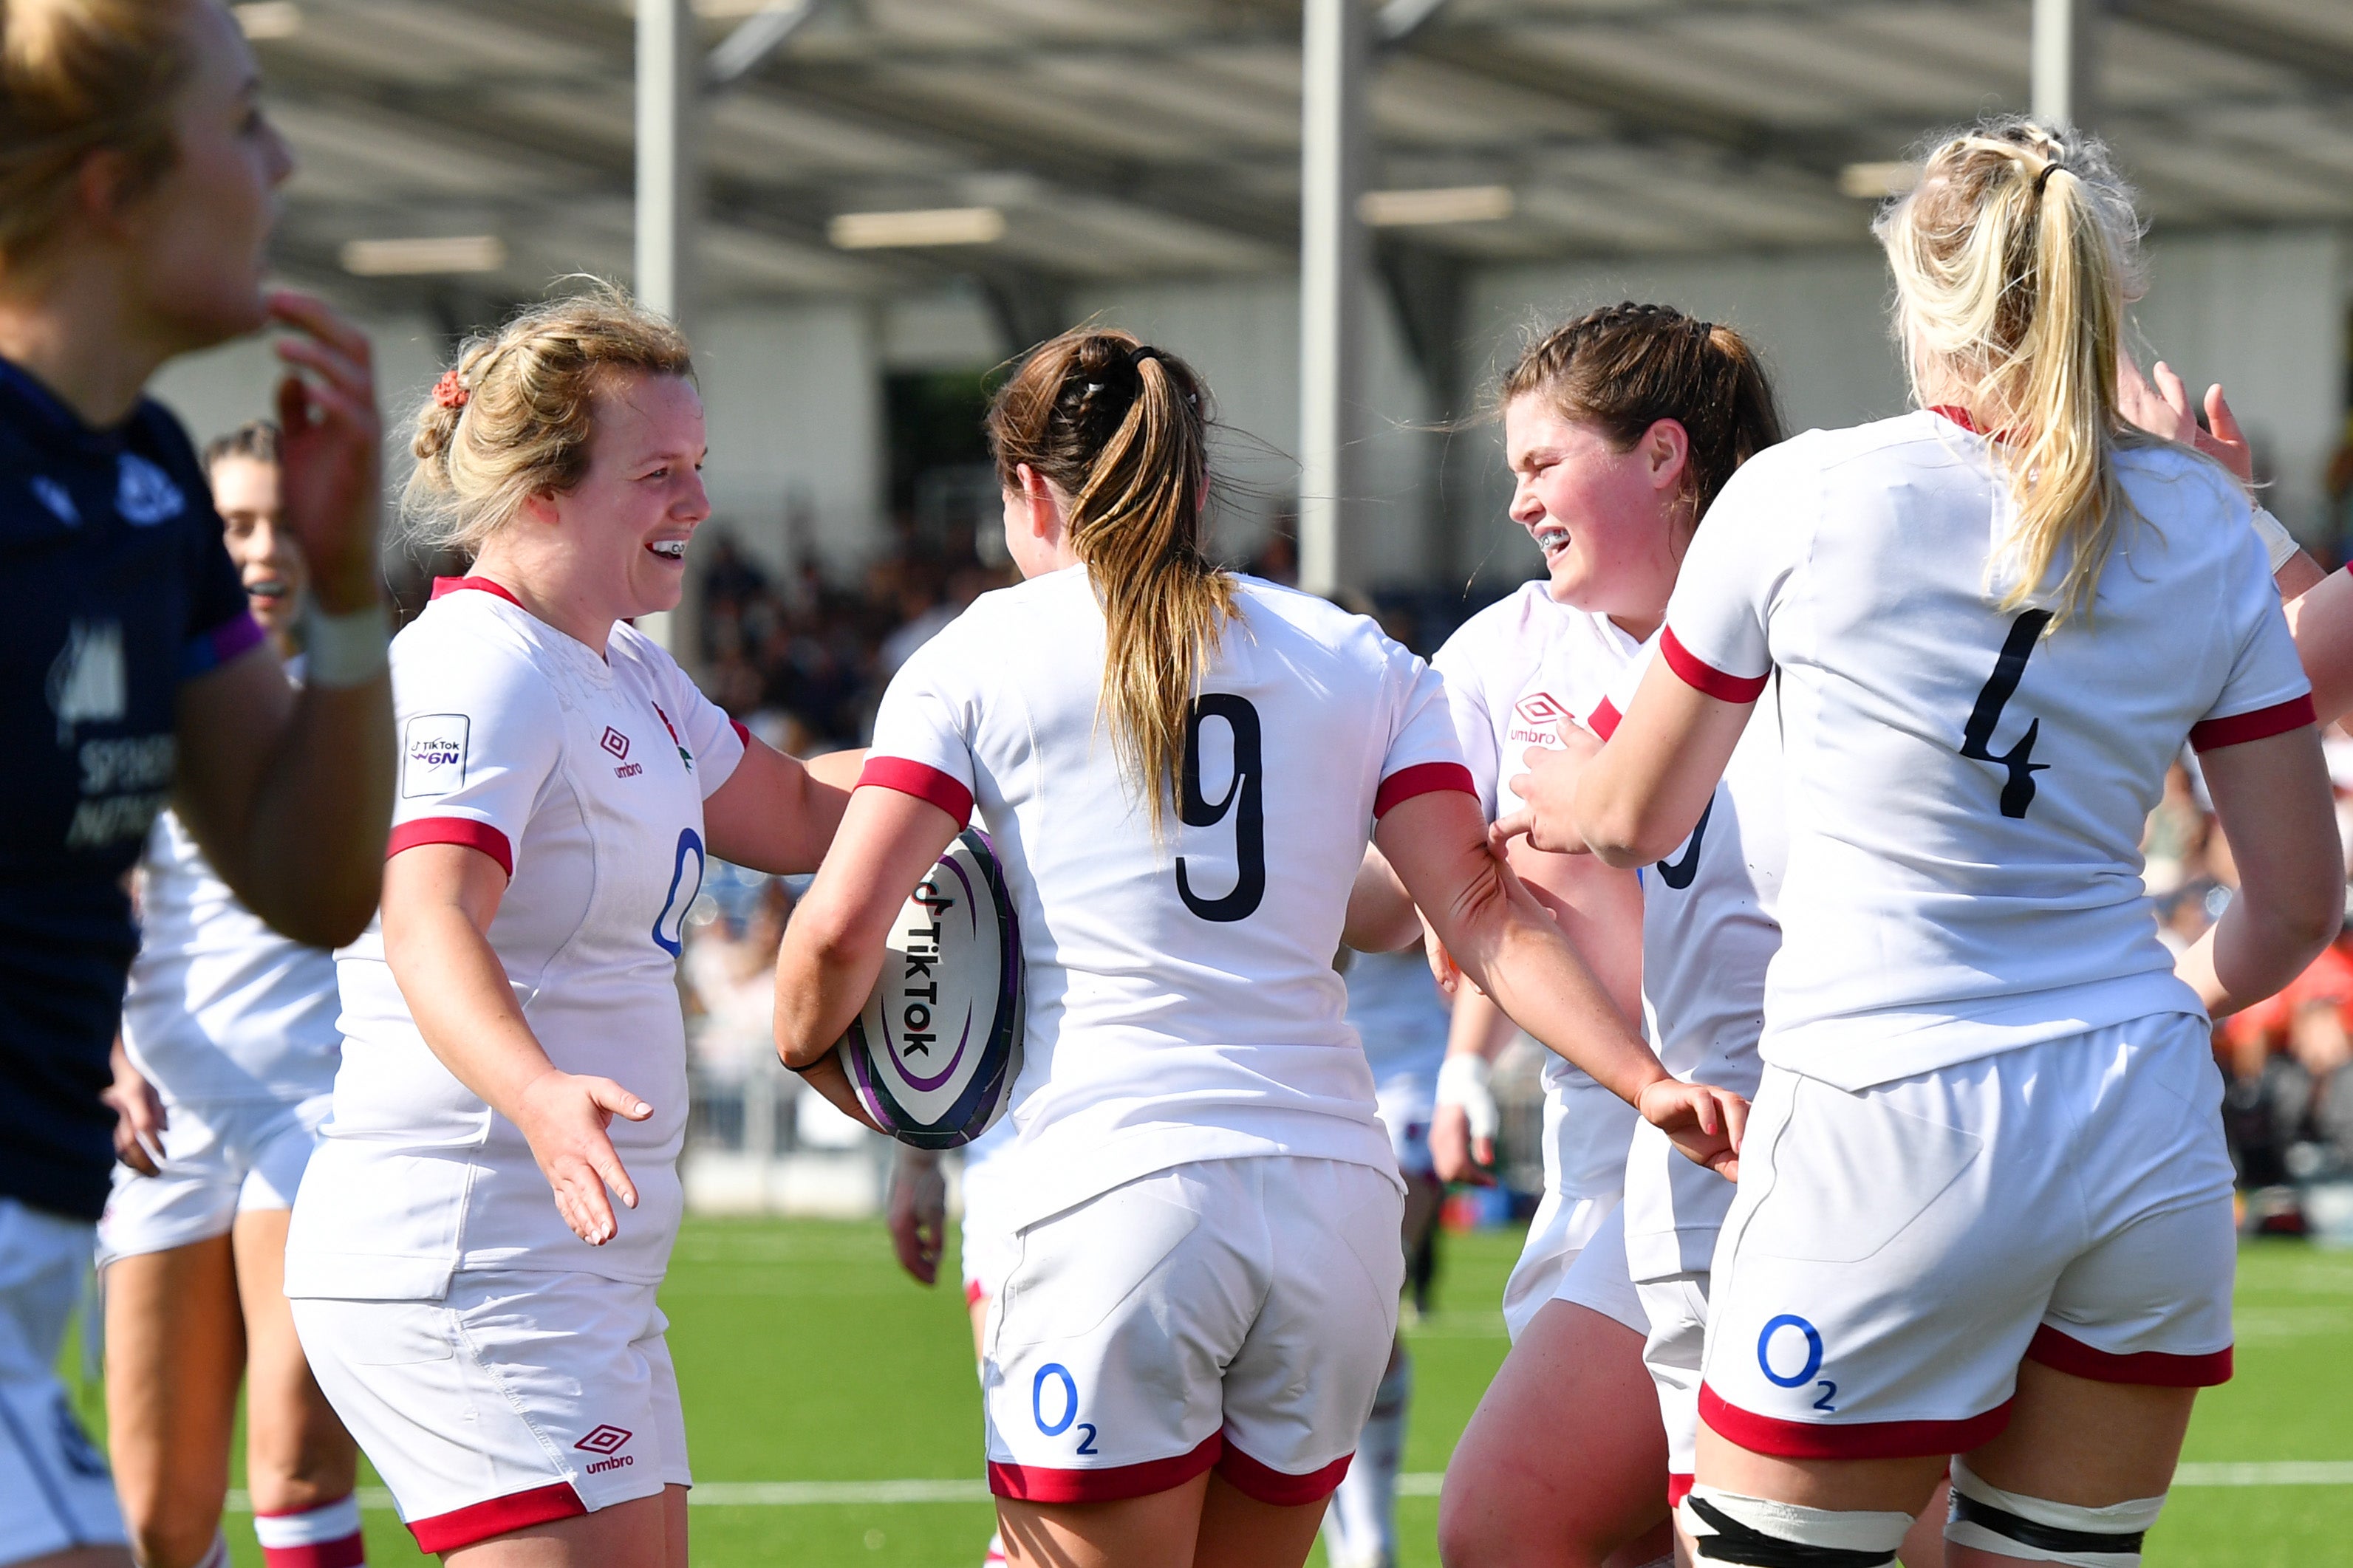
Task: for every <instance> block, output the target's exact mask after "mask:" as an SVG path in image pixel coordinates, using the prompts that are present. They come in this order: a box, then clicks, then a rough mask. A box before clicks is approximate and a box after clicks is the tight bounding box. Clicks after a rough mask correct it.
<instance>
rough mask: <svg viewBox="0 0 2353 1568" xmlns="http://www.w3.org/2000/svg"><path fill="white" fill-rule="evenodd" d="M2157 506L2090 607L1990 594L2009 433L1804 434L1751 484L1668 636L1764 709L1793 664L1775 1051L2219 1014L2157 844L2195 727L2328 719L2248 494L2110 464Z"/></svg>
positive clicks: (2184, 465)
mask: <svg viewBox="0 0 2353 1568" xmlns="http://www.w3.org/2000/svg"><path fill="white" fill-rule="evenodd" d="M2117 465H2118V469H2119V472H2120V476H2121V479H2122V480H2123V484H2124V488H2125V490H2126V494H2127V496H2128V497H2129V498H2130V500H2131V501H2132V503H2133V505H2134V506H2135V507H2136V508H2137V512H2138V515H2137V517H2136V518H2134V519H2132V520H2130V521H2126V523H2125V524H2124V525H2123V526H2122V527H2121V528H2120V530H2119V532H2118V535H2117V539H2116V548H2115V551H2114V553H2113V554H2112V555H2111V556H2110V558H2109V560H2108V562H2107V563H2106V566H2105V570H2104V571H2103V572H2102V574H2101V577H2100V584H2099V593H2098V595H2097V598H2096V601H2095V603H2094V606H2093V609H2092V612H2091V614H2090V616H2088V617H2078V618H2073V619H2071V620H2069V621H2068V622H2067V623H2066V624H2065V625H2063V626H2062V627H2061V628H2060V629H2059V630H2058V631H2057V632H2055V633H2052V634H2051V635H2049V636H2042V635H2039V634H2040V633H2041V632H2042V628H2043V626H2044V625H2045V623H2046V620H2047V616H2046V615H2045V613H2044V612H2042V611H2039V610H2028V611H2024V612H2017V611H2011V612H2007V613H2005V612H2001V611H2000V610H1998V609H1997V608H1996V605H1997V603H1998V600H1999V597H2000V592H1999V590H1998V589H1997V590H1992V591H1989V589H1988V587H1987V575H1986V573H1987V563H1988V556H1989V552H1992V551H1993V550H1995V549H1996V548H1997V546H1998V544H1999V542H2000V540H2001V539H2002V538H2003V537H2004V535H2005V533H2006V531H2007V530H2008V527H2009V524H2010V517H2011V515H2012V512H2011V508H2010V498H2009V486H2008V482H2007V480H2006V479H2004V477H2003V475H2002V473H2001V472H2000V468H1999V467H1998V465H1997V464H1996V462H1995V461H1994V460H1993V458H1992V457H1991V454H1990V448H1989V442H1988V439H1987V438H1986V437H1982V436H1979V435H1977V434H1974V433H1972V432H1971V431H1969V430H1968V429H1967V428H1965V427H1963V426H1960V425H1958V424H1957V423H1955V422H1954V421H1953V420H1951V419H1949V418H1947V417H1944V416H1939V415H1937V414H1935V413H1930V412H1926V411H1923V412H1918V413H1914V414H1909V415H1905V416H1903V417H1901V418H1896V419H1889V420H1883V421H1881V422H1879V423H1877V424H1873V425H1866V426H1861V427H1859V428H1856V429H1851V430H1837V431H1819V430H1818V431H1812V432H1810V433H1808V434H1806V435H1804V436H1800V437H1797V438H1796V439H1795V440H1792V441H1788V442H1785V443H1783V444H1782V445H1781V446H1778V447H1774V448H1772V449H1771V450H1769V451H1767V452H1764V453H1761V454H1759V455H1758V456H1757V458H1753V459H1751V460H1750V461H1749V462H1748V463H1747V464H1746V465H1745V466H1744V467H1743V468H1741V470H1740V472H1739V473H1737V474H1736V475H1735V476H1734V477H1733V479H1732V481H1731V483H1730V484H1729V485H1727V486H1726V487H1725V491H1724V493H1723V495H1722V496H1721V497H1719V498H1718V499H1717V500H1716V502H1715V506H1714V507H1713V508H1712V509H1710V510H1709V512H1708V517H1707V521H1706V522H1705V523H1704V524H1703V525H1702V526H1701V528H1700V531H1699V533H1698V535H1697V536H1696V538H1695V539H1694V542H1693V544H1692V548H1691V552H1690V554H1689V555H1688V556H1687V557H1686V558H1685V560H1684V562H1683V574H1682V577H1681V579H1680V581H1679V582H1678V583H1677V584H1676V587H1675V591H1674V595H1673V597H1672V601H1671V603H1670V605H1669V606H1668V611H1667V622H1666V626H1665V628H1664V630H1663V632H1662V645H1661V651H1662V656H1663V657H1664V658H1665V659H1666V661H1667V663H1668V665H1669V666H1670V667H1671V668H1672V669H1673V670H1674V671H1675V673H1676V674H1677V675H1679V676H1681V677H1682V678H1683V679H1684V680H1686V681H1688V682H1689V683H1691V684H1692V685H1693V686H1694V687H1696V688H1698V689H1701V690H1703V691H1706V692H1708V693H1710V694H1711V695H1714V696H1717V697H1720V698H1724V699H1725V700H1741V701H1745V700H1755V699H1756V698H1757V695H1758V694H1759V693H1760V692H1762V691H1763V690H1764V689H1765V684H1766V681H1767V677H1768V675H1769V673H1770V672H1771V671H1772V670H1773V669H1774V668H1776V667H1778V669H1779V671H1780V681H1779V687H1780V692H1779V703H1780V710H1781V715H1782V720H1783V740H1784V745H1785V747H1786V752H1787V758H1788V761H1787V763H1786V767H1785V771H1784V783H1785V785H1786V788H1787V791H1788V829H1789V861H1788V874H1787V876H1786V878H1785V879H1784V881H1783V885H1782V896H1781V901H1780V907H1781V911H1782V920H1783V926H1784V933H1783V942H1782V948H1781V952H1780V954H1779V956H1778V958H1777V959H1776V960H1775V961H1774V963H1773V966H1772V972H1771V974H1770V976H1769V977H1768V980H1767V995H1766V1008H1765V1012H1766V1028H1765V1036H1764V1042H1763V1051H1764V1057H1765V1059H1766V1060H1767V1061H1768V1062H1773V1063H1776V1064H1777V1065H1780V1066H1783V1067H1787V1068H1790V1069H1791V1070H1793V1071H1798V1072H1803V1073H1806V1074H1808V1075H1810V1076H1812V1077H1816V1078H1820V1079H1824V1080H1825V1081H1827V1082H1830V1083H1831V1084H1834V1085H1836V1086H1838V1087H1840V1088H1842V1089H1862V1088H1866V1087H1868V1086H1870V1085H1873V1084H1876V1083H1883V1082H1886V1081H1889V1080H1891V1079H1898V1078H1904V1077H1907V1076H1909V1075H1911V1074H1914V1073H1918V1072H1925V1071H1928V1070H1931V1069H1933V1068H1940V1067H1946V1066H1949V1065H1951V1064H1953V1063H1956V1062H1961V1061H1967V1060H1970V1059H1972V1058H1977V1057H1981V1056H1986V1055H1989V1054H1991V1053H1993V1052H1996V1051H2000V1050H2007V1049H2010V1048H2012V1047H2018V1046H2023V1045H2029V1044H2031V1043H2033V1042H2035V1041H2038V1040H2042V1039H2048V1038H2052V1037H2057V1036H2061V1035H2069V1034H2075V1033H2080V1032H2083V1031H2085V1030H2089V1029H2094V1028H2100V1027H2103V1026H2107V1025H2111V1024H2117V1023H2123V1022H2126V1021H2127V1020H2129V1019H2132V1018H2136V1017H2142V1016H2147V1015H2150V1014H2155V1013H2198V1012H2200V1007H2199V1004H2198V999H2197V997H2196V995H2195V994H2193V993H2192V992H2191V991H2190V990H2189V987H2188V986H2186V985H2184V984H2182V983H2181V982H2180V981H2179V980H2177V979H2176V978H2174V974H2173V960H2172V957H2171V955H2170V954H2168V952H2166V950H2165V948H2164V947H2163V946H2162V945H2161V944H2160V943H2159V942H2158V940H2157V921H2156V917H2155V914H2154V912H2153V910H2152V908H2151V906H2150V904H2149V901H2148V900H2147V897H2146V896H2145V895H2144V893H2143V890H2142V887H2141V879H2140V872H2141V858H2140V838H2141V833H2142V829H2143V826H2144V825H2145V823H2146V822H2147V816H2148V813H2149V810H2150V808H2151V807H2152V806H2154V805H2156V804H2157V799H2158V793H2159V791H2160V789H2161V787H2162V784H2163V781H2164V777H2165V771H2166V768H2167V766H2168V763H2170V762H2171V760H2172V758H2173V756H2174V754H2175V752H2177V751H2178V750H2179V747H2180V745H2181V742H2182V741H2183V739H2184V737H2187V738H2188V739H2189V742H2190V743H2191V744H2192V745H2193V746H2196V747H2197V748H2199V749H2200V750H2208V749H2211V748H2212V747H2215V746H2219V745H2230V744H2234V743H2238V742H2246V741H2251V740H2257V739H2261V738H2263V737H2264V736H2268V735H2273V734H2277V733H2281V732H2283V731H2287V730H2291V729H2294V728H2296V727H2297V726H2299V725H2303V724H2306V723H2310V722H2311V721H2312V717H2313V710H2312V703H2311V698H2310V693H2309V689H2308V688H2307V686H2306V681H2305V678H2304V672H2303V669H2302V668H2301V667H2300V665H2299V664H2298V662H2297V659H2296V653H2295V644H2294V643H2293V642H2292V641H2291V640H2290V638H2289V636H2288V631H2287V626H2286V622H2285V620H2284V617H2283V616H2282V615H2281V613H2280V603H2279V594H2278V591H2277V589H2276V588H2275V587H2274V584H2273V582H2272V578H2271V574H2270V572H2269V571H2268V569H2267V568H2266V565H2265V562H2264V553H2263V545H2262V542H2260V541H2259V540H2258V539H2257V538H2256V536H2255V533H2254V531H2253V528H2252V527H2251V526H2250V524H2249V505H2248V501H2247V498H2246V495H2245V492H2244V491H2243V490H2242V489H2240V488H2239V486H2238V485H2237V484H2236V482H2235V481H2233V480H2232V479H2230V478H2229V477H2228V476H2227V475H2225V474H2224V473H2223V472H2222V471H2221V469H2220V468H2215V467H2213V466H2212V465H2211V464H2209V463H2206V462H2204V461H2202V460H2200V459H2199V458H2194V457H2192V456H2190V455H2189V454H2187V453H2184V452H2181V451H2179V450H2177V449H2173V448H2168V447H2137V448H2133V449H2129V450H2126V451H2124V452H2121V453H2120V454H2119V455H2118V458H2117Z"/></svg>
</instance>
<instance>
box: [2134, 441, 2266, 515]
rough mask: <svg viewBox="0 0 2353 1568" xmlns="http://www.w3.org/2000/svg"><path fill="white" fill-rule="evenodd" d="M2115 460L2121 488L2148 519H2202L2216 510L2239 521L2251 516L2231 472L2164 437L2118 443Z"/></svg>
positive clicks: (2251, 509) (2243, 492)
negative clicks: (2144, 442)
mask: <svg viewBox="0 0 2353 1568" xmlns="http://www.w3.org/2000/svg"><path fill="white" fill-rule="evenodd" d="M2116 479H2117V481H2118V482H2119V483H2120V484H2122V485H2123V486H2124V487H2125V493H2126V495H2127V496H2129V497H2131V498H2132V502H2133V505H2134V506H2135V507H2136V508H2137V509H2138V510H2140V511H2141V513H2142V514H2143V515H2144V516H2147V517H2149V518H2150V519H2151V521H2159V522H2162V521H2165V520H2166V519H2167V517H2168V515H2170V516H2183V515H2187V516H2191V517H2195V518H2197V519H2198V520H2200V521H2211V519H2212V517H2213V516H2214V515H2215V514H2217V513H2226V514H2228V515H2229V516H2231V517H2233V518H2236V519H2238V520H2240V521H2245V520H2246V519H2247V518H2248V517H2249V516H2250V515H2252V512H2253V504H2254V503H2253V502H2252V501H2250V500H2248V499H2247V492H2246V491H2245V489H2242V487H2241V486H2240V484H2239V481H2238V479H2237V478H2236V477H2235V476H2233V475H2232V474H2231V473H2230V472H2228V471H2227V470H2226V469H2224V468H2222V466H2221V464H2219V463H2216V462H2212V461H2210V460H2209V459H2207V458H2201V457H2200V456H2199V455H2198V454H2197V453H2195V452H2189V451H2185V450H2183V449H2182V448H2181V447H2177V446H2174V445H2172V444H2171V443H2170V442H2162V443H2160V442H2151V443H2149V444H2147V445H2145V446H2144V445H2134V446H2127V447H2117V448H2116Z"/></svg>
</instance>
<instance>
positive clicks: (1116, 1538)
mask: <svg viewBox="0 0 2353 1568" xmlns="http://www.w3.org/2000/svg"><path fill="white" fill-rule="evenodd" d="M1323 1522H1324V1500H1317V1501H1315V1502H1312V1503H1303V1504H1300V1505H1298V1506H1296V1507H1291V1508H1282V1507H1278V1506H1276V1505H1274V1504H1272V1503H1263V1502H1260V1501H1258V1500H1256V1499H1254V1498H1252V1497H1250V1496H1249V1495H1248V1494H1246V1493H1244V1492H1242V1491H1240V1490H1238V1489H1236V1488H1234V1487H1233V1486H1231V1485H1230V1484H1229V1483H1228V1482H1227V1480H1226V1479H1225V1478H1224V1477H1222V1476H1219V1475H1218V1474H1217V1473H1216V1472H1215V1471H1204V1472H1203V1473H1202V1474H1200V1475H1198V1476H1196V1477H1194V1478H1193V1479H1191V1480H1189V1481H1187V1482H1186V1483H1185V1484H1184V1485H1182V1486H1177V1487H1171V1488H1169V1489H1167V1490H1166V1491H1164V1492H1155V1493H1153V1494H1152V1495H1151V1496H1150V1497H1140V1498H1129V1499H1127V1500H1124V1501H1121V1502H1093V1503H1031V1502H1014V1501H1011V1500H1007V1499H1004V1498H999V1499H998V1500H997V1533H998V1535H999V1536H1000V1537H1001V1538H1002V1539H1003V1541H1004V1542H1005V1555H1006V1560H1007V1561H1008V1562H1009V1563H1016V1564H1020V1565H1023V1568H1299V1565H1300V1564H1301V1563H1304V1562H1306V1561H1307V1553H1308V1551H1309V1549H1310V1548H1311V1547H1313V1546H1314V1543H1315V1531H1316V1528H1317V1527H1318V1526H1319V1525H1321V1524H1322V1523H1323Z"/></svg>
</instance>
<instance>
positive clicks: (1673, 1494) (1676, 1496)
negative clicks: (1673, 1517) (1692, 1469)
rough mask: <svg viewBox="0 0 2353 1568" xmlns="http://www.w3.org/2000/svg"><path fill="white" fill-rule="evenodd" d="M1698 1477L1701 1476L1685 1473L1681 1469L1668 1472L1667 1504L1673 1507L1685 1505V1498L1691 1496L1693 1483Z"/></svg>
mask: <svg viewBox="0 0 2353 1568" xmlns="http://www.w3.org/2000/svg"><path fill="white" fill-rule="evenodd" d="M1698 1479H1699V1477H1697V1476H1696V1475H1685V1474H1683V1472H1681V1471H1679V1470H1669V1471H1668V1472H1667V1506H1668V1507H1669V1508H1671V1509H1676V1508H1681V1507H1683V1499H1685V1498H1687V1497H1689V1496H1691V1489H1692V1486H1693V1483H1694V1482H1695V1481H1697V1480H1698Z"/></svg>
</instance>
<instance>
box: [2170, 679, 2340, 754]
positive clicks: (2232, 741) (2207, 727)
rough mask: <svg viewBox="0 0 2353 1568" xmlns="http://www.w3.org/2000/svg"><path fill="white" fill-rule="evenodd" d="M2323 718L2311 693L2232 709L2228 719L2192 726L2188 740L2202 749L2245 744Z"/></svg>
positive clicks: (2296, 728)
mask: <svg viewBox="0 0 2353 1568" xmlns="http://www.w3.org/2000/svg"><path fill="white" fill-rule="evenodd" d="M2319 721H2320V713H2319V710H2317V709H2316V708H2314V707H2313V705H2312V693H2311V692H2309V691H2307V692H2306V693H2305V694H2304V695H2303V696H2301V697H2295V698H2290V699H2289V700H2287V701H2285V702H2274V703H2273V704H2272V705H2271V706H2270V707H2268V708H2258V709H2256V710H2254V711H2253V712H2252V713H2233V714H2232V715H2231V716H2230V717H2229V718H2227V719H2209V720H2207V721H2205V722H2203V723H2200V724H2192V725H2191V726H2189V743H2190V745H2192V746H2194V747H2196V748H2197V749H2198V750H2199V751H2201V752H2211V751H2213V750H2215V749H2216V748H2217V747H2221V746H2243V745H2245V744H2246V743H2247V742H2249V741H2268V740H2270V739H2271V738H2272V737H2273V736H2274V735H2284V734H2286V733H2287V732H2288V731H2290V730H2301V729H2303V728H2304V727H2305V726H2306V724H2316V723H2318V722H2319Z"/></svg>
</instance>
